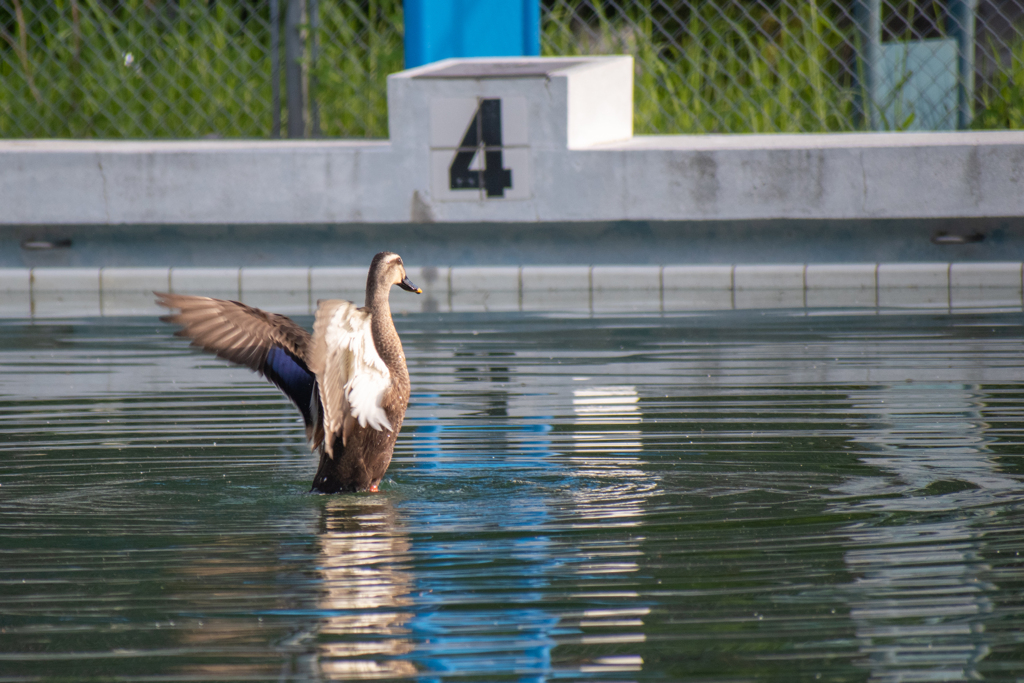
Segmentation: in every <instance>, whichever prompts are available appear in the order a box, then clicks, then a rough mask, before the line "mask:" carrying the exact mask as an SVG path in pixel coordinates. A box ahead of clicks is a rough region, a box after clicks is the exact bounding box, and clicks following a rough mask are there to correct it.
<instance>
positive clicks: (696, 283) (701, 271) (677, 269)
mask: <svg viewBox="0 0 1024 683" xmlns="http://www.w3.org/2000/svg"><path fill="white" fill-rule="evenodd" d="M732 278H733V266H665V268H664V269H663V270H662V272H661V281H662V284H663V285H664V287H665V292H669V291H671V290H675V289H679V290H687V291H689V290H701V289H725V290H732ZM688 296H689V295H688ZM685 298H686V297H684V299H685Z"/></svg>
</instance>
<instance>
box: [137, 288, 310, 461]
mask: <svg viewBox="0 0 1024 683" xmlns="http://www.w3.org/2000/svg"><path fill="white" fill-rule="evenodd" d="M155 294H156V296H157V300H156V302H157V303H158V304H160V305H161V306H165V307H167V308H172V309H174V308H176V309H178V310H179V311H180V312H179V313H174V314H171V315H166V316H164V317H162V318H160V319H161V320H163V321H164V322H168V323H174V324H175V325H181V329H180V330H178V331H177V332H175V335H177V336H179V337H188V338H189V339H191V340H192V345H193V346H198V347H200V348H202V349H204V350H206V351H211V352H213V353H215V354H217V356H218V357H220V358H223V359H225V360H229V361H231V362H232V363H238V364H239V365H244V366H246V367H248V368H249V369H251V370H255V371H256V372H258V373H260V374H261V375H263V376H264V377H266V378H267V379H269V380H270V381H271V382H273V383H274V384H275V385H277V388H279V389H280V390H281V391H283V392H284V393H285V395H286V396H287V397H288V398H290V399H291V400H292V402H293V403H294V404H295V405H296V407H298V409H299V412H301V413H302V419H303V421H305V423H306V437H307V439H309V440H311V441H313V442H314V448H315V447H316V445H317V443H316V442H318V441H319V439H318V438H317V435H316V434H315V432H317V429H316V427H317V424H318V418H319V409H318V407H317V404H316V398H315V397H316V377H315V376H314V375H313V372H312V371H311V370H310V369H309V353H310V351H311V347H312V337H311V335H310V334H309V332H307V331H306V330H304V329H302V328H301V327H299V326H298V325H296V324H295V323H294V322H293V321H292V320H291V319H290V318H287V317H285V316H283V315H277V314H276V313H267V312H265V311H261V310H260V309H258V308H253V307H252V306H246V305H245V304H242V303H239V302H237V301H224V300H222V299H211V298H210V297H206V296H186V295H184V294H161V293H159V292H155Z"/></svg>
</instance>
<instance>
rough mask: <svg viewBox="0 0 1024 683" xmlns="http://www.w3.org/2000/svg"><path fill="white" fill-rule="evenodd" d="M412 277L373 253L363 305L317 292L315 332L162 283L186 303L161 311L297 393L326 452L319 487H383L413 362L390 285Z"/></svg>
mask: <svg viewBox="0 0 1024 683" xmlns="http://www.w3.org/2000/svg"><path fill="white" fill-rule="evenodd" d="M392 285H398V286H399V287H401V288H402V289H405V290H407V291H410V292H415V293H416V294H420V293H422V290H420V289H419V288H418V287H416V286H415V285H413V284H412V283H411V282H409V278H408V277H407V276H406V274H405V265H404V264H403V263H402V259H401V257H400V256H399V255H398V254H393V253H391V252H386V251H384V252H381V253H379V254H377V255H376V256H374V257H373V261H372V263H371V264H370V272H369V274H368V275H367V278H366V306H365V307H364V308H356V305H355V304H353V303H352V302H350V301H341V300H321V301H318V302H317V309H316V322H314V324H313V334H310V333H309V332H307V331H306V330H305V329H303V328H302V327H299V326H298V325H296V324H295V323H294V322H293V321H292V320H290V319H289V318H286V317H285V316H283V315H277V314H275V313H266V312H264V311H261V310H260V309H258V308H253V307H251V306H246V305H245V304H242V303H239V302H237V301H223V300H220V299H211V298H209V297H205V296H185V295H182V294H160V293H157V297H158V298H157V303H158V304H160V305H161V306H164V307H166V308H171V309H177V310H178V311H179V312H178V313H175V314H172V315H168V316H165V317H164V318H162V320H164V321H165V322H169V323H174V324H177V325H181V328H182V329H180V330H179V331H178V332H177V333H176V334H177V335H178V336H181V337H188V338H189V339H191V340H192V345H193V346H199V347H201V348H202V349H203V350H205V351H210V352H212V353H215V354H216V355H217V356H219V357H220V358H224V359H225V360H229V361H232V362H234V363H238V364H240V365H245V366H246V367H248V368H249V369H251V370H254V371H256V372H258V373H260V374H261V375H263V376H264V377H266V378H267V379H268V380H270V381H271V382H273V383H274V384H275V385H277V387H278V388H279V389H280V390H281V391H283V392H284V393H285V395H287V396H288V398H290V399H291V400H292V402H293V403H295V406H296V407H297V408H298V409H299V412H300V413H301V414H302V419H303V421H304V422H305V424H306V439H307V440H308V441H309V442H310V444H311V446H312V448H313V450H314V451H318V452H319V454H320V466H319V467H318V469H317V472H316V476H315V477H314V478H313V490H315V491H320V492H321V493H336V492H338V491H377V486H378V485H379V484H380V480H381V479H382V478H383V477H384V473H385V472H387V469H388V465H389V464H390V463H391V454H392V452H393V451H394V448H395V440H396V439H397V438H398V432H399V430H400V429H401V427H402V420H403V419H404V417H405V409H406V407H407V406H408V405H409V390H410V384H409V371H408V369H407V368H406V364H405V353H404V351H403V350H402V341H401V339H399V338H398V332H397V331H396V330H395V324H394V321H393V320H392V319H391V306H390V304H389V301H388V295H389V293H390V291H391V286H392Z"/></svg>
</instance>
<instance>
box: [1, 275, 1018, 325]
mask: <svg viewBox="0 0 1024 683" xmlns="http://www.w3.org/2000/svg"><path fill="white" fill-rule="evenodd" d="M409 276H410V278H411V279H412V280H413V281H414V282H416V283H417V284H419V285H420V286H421V287H423V289H424V296H422V297H409V296H407V295H402V296H392V297H391V302H392V307H393V308H394V310H395V311H396V312H413V311H491V310H493V311H515V310H519V311H582V312H591V313H605V312H650V313H656V312H675V311H699V310H740V309H770V308H896V309H899V308H908V309H922V308H923V309H930V310H943V309H947V310H964V309H971V308H992V307H1000V308H1011V309H1024V263H1022V262H1018V261H1011V262H997V263H993V262H984V263H968V262H950V263H944V262H933V263H916V262H907V263H852V264H851V263H843V264H839V263H836V264H823V263H811V264H765V265H758V264H738V265H711V266H705V265H681V264H676V265H673V264H666V265H657V266H653V265H652V266H635V265H621V266H613V265H602V266H529V265H526V266H480V267H463V266H454V267H449V266H440V267H416V268H410V269H409ZM365 281H366V270H365V268H357V267H351V268H349V267H343V268H319V267H312V268H255V267H253V268H250V267H241V268H0V318H51V317H69V316H71V317H86V316H88V317H92V316H125V315H127V316H132V315H138V316H149V315H157V314H159V313H160V312H161V310H162V309H160V308H159V307H157V306H156V305H155V303H154V301H153V295H152V292H153V291H154V290H156V291H173V292H182V293H190V294H205V295H209V296H215V297H219V298H229V299H236V300H239V301H243V302H245V303H247V304H251V305H254V306H258V307H261V308H267V309H269V310H274V311H278V312H282V313H290V314H309V313H311V312H312V310H313V309H314V308H315V303H316V300H317V299H321V298H347V299H351V300H354V301H358V302H361V300H362V292H363V288H364V286H365Z"/></svg>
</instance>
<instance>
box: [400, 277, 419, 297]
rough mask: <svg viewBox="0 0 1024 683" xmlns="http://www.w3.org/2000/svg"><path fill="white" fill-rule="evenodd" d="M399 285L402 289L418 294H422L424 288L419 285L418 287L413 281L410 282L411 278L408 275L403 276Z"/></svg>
mask: <svg viewBox="0 0 1024 683" xmlns="http://www.w3.org/2000/svg"><path fill="white" fill-rule="evenodd" d="M398 286H399V287H401V288H402V289H404V290H405V291H407V292H415V293H416V294H422V293H423V290H422V289H420V288H419V287H417V286H416V285H414V284H413V283H411V282H409V278H408V277H403V278H402V281H401V282H399V283H398Z"/></svg>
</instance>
